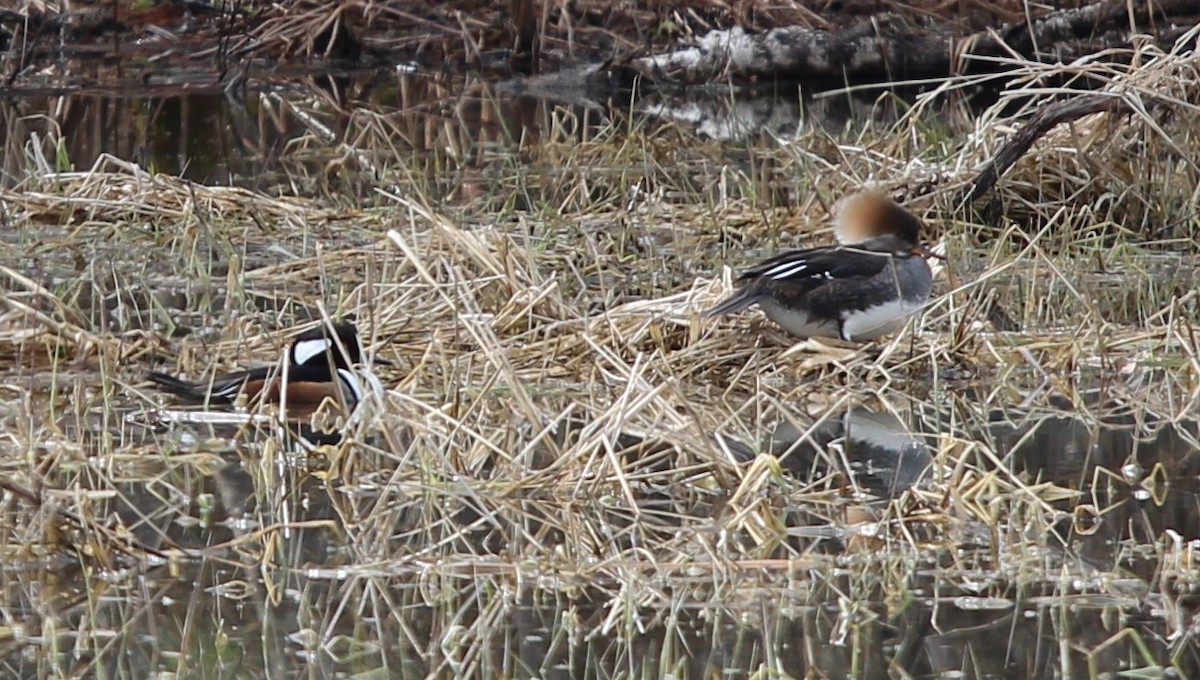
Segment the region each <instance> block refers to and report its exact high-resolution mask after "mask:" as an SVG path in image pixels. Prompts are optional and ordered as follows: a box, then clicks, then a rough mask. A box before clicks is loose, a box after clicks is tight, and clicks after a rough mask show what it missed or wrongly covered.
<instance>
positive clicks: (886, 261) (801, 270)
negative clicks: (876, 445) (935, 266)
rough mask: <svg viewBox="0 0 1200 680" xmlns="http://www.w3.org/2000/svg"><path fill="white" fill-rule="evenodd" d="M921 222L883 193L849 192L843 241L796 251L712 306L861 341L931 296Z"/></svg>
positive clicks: (840, 224) (840, 225)
mask: <svg viewBox="0 0 1200 680" xmlns="http://www.w3.org/2000/svg"><path fill="white" fill-rule="evenodd" d="M920 232H921V220H919V219H917V216H916V215H913V214H912V213H910V212H909V211H907V210H905V209H904V208H902V207H900V206H898V205H896V204H895V203H894V202H892V200H891V199H889V198H888V197H887V196H884V195H883V194H882V193H880V192H878V191H863V192H860V193H858V194H855V195H854V196H851V197H850V198H848V199H847V200H846V201H845V203H843V204H842V207H841V209H840V210H839V211H838V216H837V222H836V224H835V227H834V233H835V234H836V236H837V239H838V243H839V245H836V246H822V247H819V248H808V249H806V250H792V251H789V252H786V253H783V254H782V255H778V256H776V257H774V258H772V259H770V260H767V261H766V262H763V263H762V264H760V265H758V266H757V267H754V268H753V269H749V270H747V271H746V272H744V273H742V275H741V276H739V277H738V281H745V282H746V283H745V284H744V285H743V286H742V288H741V290H739V291H738V292H736V293H734V294H733V295H732V296H730V297H729V298H728V299H726V300H725V301H724V302H722V303H721V304H719V305H717V306H716V307H713V308H712V309H710V310H708V311H707V312H705V316H718V315H721V314H731V313H733V312H740V311H742V310H743V309H746V308H747V307H750V306H751V305H758V306H759V307H760V308H761V309H762V310H763V313H764V314H766V316H767V318H768V319H770V320H772V321H774V322H775V323H777V324H779V325H780V326H782V327H783V328H784V330H786V331H788V332H789V333H792V334H793V335H798V336H801V337H806V338H810V337H826V338H828V337H836V338H841V339H842V340H851V341H861V340H871V339H873V338H877V337H879V336H881V335H884V334H885V333H890V332H891V331H894V330H896V329H897V328H899V327H900V326H902V325H903V324H904V321H905V320H906V319H907V318H908V316H909V315H910V314H912V313H913V312H915V311H917V310H918V309H920V308H921V306H922V305H924V304H925V302H926V301H927V300H928V299H929V292H930V290H931V289H932V288H933V275H932V273H931V271H930V269H929V263H928V262H926V261H925V258H927V257H935V258H938V259H945V258H943V257H942V256H941V255H938V254H936V253H933V252H931V251H930V250H929V249H928V248H926V247H925V246H923V245H922V244H921V241H920Z"/></svg>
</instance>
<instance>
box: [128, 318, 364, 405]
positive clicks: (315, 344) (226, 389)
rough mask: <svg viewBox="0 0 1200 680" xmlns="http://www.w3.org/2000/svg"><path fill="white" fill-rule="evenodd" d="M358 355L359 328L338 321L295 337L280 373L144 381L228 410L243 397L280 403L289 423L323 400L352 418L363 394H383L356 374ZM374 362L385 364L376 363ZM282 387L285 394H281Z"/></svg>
mask: <svg viewBox="0 0 1200 680" xmlns="http://www.w3.org/2000/svg"><path fill="white" fill-rule="evenodd" d="M331 331H332V332H331ZM362 355H363V348H362V342H361V341H360V340H359V337H358V329H357V328H355V327H354V324H353V323H352V322H350V321H339V322H336V323H334V324H332V326H326V325H324V324H322V325H321V326H318V327H317V328H314V329H312V330H309V331H305V332H304V333H301V334H300V335H298V336H296V339H295V340H293V341H292V345H291V347H290V348H289V349H288V365H287V366H284V367H283V368H280V367H279V366H276V365H272V366H261V367H258V368H251V369H249V370H244V371H237V372H234V373H229V374H226V375H221V376H217V377H215V378H214V379H213V380H212V381H211V382H200V383H192V382H187V381H184V380H180V379H178V378H175V377H174V376H170V375H167V374H165V373H158V372H155V371H151V372H149V373H147V375H146V377H147V378H149V379H150V381H151V382H153V383H154V384H155V385H157V386H158V387H159V388H160V389H162V390H164V391H166V392H169V393H170V394H173V395H175V396H177V397H180V398H182V399H185V400H187V401H192V402H199V403H207V404H220V405H229V404H233V403H234V401H236V400H237V398H238V396H239V395H242V396H244V397H245V398H246V399H247V400H249V401H251V402H261V401H268V402H272V403H284V404H285V405H286V408H287V412H288V413H287V415H288V418H289V419H300V418H306V417H308V416H310V415H312V414H313V413H314V412H315V411H316V410H317V408H318V407H319V406H320V405H321V403H322V402H324V401H326V400H333V401H334V402H335V403H337V404H339V405H340V406H341V407H342V408H343V409H344V411H345V412H346V413H351V412H353V411H354V410H355V408H356V407H357V406H358V404H359V402H361V401H362V400H363V398H364V395H365V394H366V391H367V390H368V389H374V390H377V391H382V386H381V385H380V384H379V379H378V378H376V377H375V376H373V375H371V374H370V373H368V372H366V371H362V370H356V369H355V365H357V364H359V363H361V362H362ZM374 361H375V363H380V364H386V363H388V362H386V361H384V360H382V359H378V358H376V359H375V360H374ZM281 383H284V384H286V389H283V390H281V389H280V384H281Z"/></svg>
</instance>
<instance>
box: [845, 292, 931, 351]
mask: <svg viewBox="0 0 1200 680" xmlns="http://www.w3.org/2000/svg"><path fill="white" fill-rule="evenodd" d="M920 308H921V305H919V304H915V305H914V304H911V303H909V304H906V303H905V302H904V301H903V300H891V301H889V302H885V303H883V304H881V305H875V306H874V307H868V308H866V309H860V310H855V311H852V312H844V313H843V314H842V338H843V339H844V340H854V341H860V340H874V339H875V338H877V337H879V336H881V335H886V334H887V333H891V332H892V331H894V330H896V329H897V328H900V327H901V326H903V325H904V321H905V320H906V319H907V318H908V316H909V315H910V314H912V313H913V312H915V311H917V310H918V309H920Z"/></svg>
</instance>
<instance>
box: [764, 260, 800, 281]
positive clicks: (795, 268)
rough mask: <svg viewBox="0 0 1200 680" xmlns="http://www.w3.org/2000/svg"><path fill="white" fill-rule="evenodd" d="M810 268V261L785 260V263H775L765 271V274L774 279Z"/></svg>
mask: <svg viewBox="0 0 1200 680" xmlns="http://www.w3.org/2000/svg"><path fill="white" fill-rule="evenodd" d="M805 269H808V261H807V260H800V261H799V262H784V263H783V264H779V265H775V266H774V267H771V268H770V269H768V270H767V271H765V272H763V273H762V275H763V276H769V277H771V278H773V279H786V278H790V277H792V276H795V275H796V274H799V273H800V272H802V271H804V270H805Z"/></svg>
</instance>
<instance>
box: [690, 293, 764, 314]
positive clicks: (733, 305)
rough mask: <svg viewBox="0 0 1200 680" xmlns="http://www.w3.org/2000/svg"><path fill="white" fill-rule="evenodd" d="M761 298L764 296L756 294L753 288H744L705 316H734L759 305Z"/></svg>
mask: <svg viewBox="0 0 1200 680" xmlns="http://www.w3.org/2000/svg"><path fill="white" fill-rule="evenodd" d="M760 297H762V296H760V295H759V294H758V293H756V292H754V291H753V290H752V288H751V287H749V286H747V287H746V288H743V289H741V290H739V291H738V292H736V293H734V294H733V295H730V296H729V297H727V298H725V300H724V301H722V302H721V304H719V305H717V306H716V307H713V308H712V309H709V310H708V311H706V312H704V316H721V315H722V314H733V313H735V312H740V311H742V310H743V309H746V308H747V307H750V306H751V305H753V304H755V303H757V302H758V300H759V298H760Z"/></svg>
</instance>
